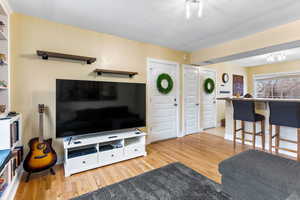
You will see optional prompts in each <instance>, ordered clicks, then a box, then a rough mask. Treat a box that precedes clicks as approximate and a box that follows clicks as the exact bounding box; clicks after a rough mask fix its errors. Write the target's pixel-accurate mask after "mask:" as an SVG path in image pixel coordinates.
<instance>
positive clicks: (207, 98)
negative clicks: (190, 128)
mask: <svg viewBox="0 0 300 200" xmlns="http://www.w3.org/2000/svg"><path fill="white" fill-rule="evenodd" d="M207 78H211V79H213V80H214V82H215V89H214V91H213V92H212V93H211V94H208V93H206V92H205V90H204V81H205V80H206V79H207ZM200 79H201V83H202V84H201V87H202V89H201V93H202V94H201V107H202V109H201V110H202V113H201V119H202V128H203V129H208V128H215V127H216V126H217V104H216V89H217V85H216V72H215V71H213V70H209V69H207V70H206V69H200Z"/></svg>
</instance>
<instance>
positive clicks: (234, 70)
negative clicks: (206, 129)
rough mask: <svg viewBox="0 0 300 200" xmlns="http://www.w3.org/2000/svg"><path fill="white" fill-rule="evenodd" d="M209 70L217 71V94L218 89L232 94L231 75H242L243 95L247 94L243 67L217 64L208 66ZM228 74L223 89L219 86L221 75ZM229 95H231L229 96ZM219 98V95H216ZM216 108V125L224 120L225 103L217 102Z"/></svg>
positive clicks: (245, 73) (221, 82)
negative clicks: (227, 79)
mask: <svg viewBox="0 0 300 200" xmlns="http://www.w3.org/2000/svg"><path fill="white" fill-rule="evenodd" d="M209 67H210V68H213V69H215V70H216V71H217V80H216V84H217V92H219V90H220V89H222V90H228V91H231V92H232V75H234V74H235V75H242V76H244V93H246V92H247V83H248V82H247V71H246V68H244V67H239V66H237V65H236V64H232V63H230V62H225V63H218V64H214V65H209ZM223 73H228V75H229V81H228V83H226V84H224V87H221V84H223V81H222V74H223ZM230 95H231V94H230ZM217 96H219V94H217ZM217 106H218V112H217V120H218V124H220V121H221V120H222V119H224V118H225V101H217Z"/></svg>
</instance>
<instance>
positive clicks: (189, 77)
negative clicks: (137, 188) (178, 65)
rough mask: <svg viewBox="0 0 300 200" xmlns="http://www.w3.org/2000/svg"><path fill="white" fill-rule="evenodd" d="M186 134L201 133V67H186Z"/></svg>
mask: <svg viewBox="0 0 300 200" xmlns="http://www.w3.org/2000/svg"><path fill="white" fill-rule="evenodd" d="M183 92H184V125H183V126H184V134H185V135H187V134H192V133H198V132H199V131H200V99H199V97H200V77H199V67H193V66H189V65H185V66H184V91H183Z"/></svg>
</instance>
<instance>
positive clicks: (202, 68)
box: [199, 67, 219, 131]
mask: <svg viewBox="0 0 300 200" xmlns="http://www.w3.org/2000/svg"><path fill="white" fill-rule="evenodd" d="M201 71H210V72H214V73H215V75H216V76H215V86H216V87H215V92H216V97H215V98H216V99H215V101H216V106H215V107H216V113H215V119H216V121H215V127H216V128H217V127H218V102H217V96H218V93H219V87H218V77H217V76H218V72H217V70H215V69H212V68H207V67H199V72H201ZM203 81H204V80H203ZM202 89H203V88H202ZM201 100H202V99H200V101H201ZM200 105H201V104H200ZM201 117H202V113H201ZM202 119H203V117H202V118H201V120H202ZM202 124H203V121H201V128H202V131H204V128H203V126H202Z"/></svg>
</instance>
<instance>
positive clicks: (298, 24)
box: [191, 20, 300, 63]
mask: <svg viewBox="0 0 300 200" xmlns="http://www.w3.org/2000/svg"><path fill="white" fill-rule="evenodd" d="M296 40H300V20H298V21H294V22H292V23H289V24H285V25H281V26H278V27H275V28H272V29H268V30H266V31H263V32H259V33H256V34H253V35H250V36H248V37H244V38H242V39H238V40H233V41H229V42H226V43H223V44H220V45H216V46H214V47H210V48H206V49H200V50H198V51H195V52H193V53H192V55H191V63H200V62H202V61H206V60H210V59H214V58H220V57H224V56H229V55H234V54H238V53H243V52H247V51H252V50H256V49H260V48H264V47H269V46H273V45H278V44H283V43H287V42H292V41H296Z"/></svg>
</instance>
